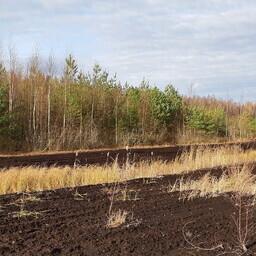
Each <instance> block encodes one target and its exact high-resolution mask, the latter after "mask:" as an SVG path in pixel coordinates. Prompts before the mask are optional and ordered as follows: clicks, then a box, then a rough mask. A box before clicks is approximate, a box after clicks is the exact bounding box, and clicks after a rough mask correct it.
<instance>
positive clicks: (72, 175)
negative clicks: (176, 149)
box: [0, 147, 256, 194]
mask: <svg viewBox="0 0 256 256" xmlns="http://www.w3.org/2000/svg"><path fill="white" fill-rule="evenodd" d="M255 159H256V151H253V150H248V151H246V152H243V151H242V150H241V149H240V148H239V147H220V148H217V149H211V148H199V149H197V150H195V149H192V150H191V151H190V152H184V153H183V154H182V155H181V157H178V158H177V159H176V160H175V161H173V162H171V163H167V162H164V161H153V162H151V163H150V162H140V163H137V164H126V165H125V166H124V167H123V168H120V167H119V166H118V164H117V163H114V164H113V165H111V166H84V167H76V168H72V167H50V168H40V167H34V166H29V167H21V168H19V167H15V168H10V169H6V170H5V169H3V170H1V171H0V194H8V193H16V192H31V191H42V190H49V189H57V188H64V187H76V186H82V185H90V184H101V183H111V182H121V181H125V180H131V179H135V178H141V177H157V176H160V175H165V174H181V173H186V172H189V171H192V170H196V169H201V168H211V167H215V166H223V165H232V164H236V163H247V162H252V161H255Z"/></svg>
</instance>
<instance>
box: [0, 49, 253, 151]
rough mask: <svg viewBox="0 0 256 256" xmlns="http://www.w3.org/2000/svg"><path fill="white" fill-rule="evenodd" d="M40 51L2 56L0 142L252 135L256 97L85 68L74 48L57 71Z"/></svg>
mask: <svg viewBox="0 0 256 256" xmlns="http://www.w3.org/2000/svg"><path fill="white" fill-rule="evenodd" d="M56 70H57V68H56V63H55V61H54V58H53V57H52V56H50V57H49V58H48V60H46V61H42V59H41V58H40V56H39V54H38V52H35V53H34V54H32V56H31V57H30V58H29V59H28V60H27V62H26V64H23V65H20V64H19V63H18V60H17V58H16V56H15V55H14V54H12V52H11V51H10V55H9V61H8V63H6V62H4V61H1V60H0V150H1V151H2V152H14V151H19V152H28V151H54V150H75V149H89V148H106V147H122V146H136V145H162V144H188V143H207V142H225V141H239V140H245V139H246V140H249V139H253V138H255V136H256V104H255V103H252V102H247V103H245V104H241V103H237V102H234V101H232V100H221V99H217V98H215V97H214V96H208V97H199V96H193V95H190V96H184V95H180V94H179V92H178V90H177V89H176V88H175V87H174V86H173V85H172V84H167V85H166V87H165V89H164V90H160V89H159V88H158V87H156V86H151V85H150V83H149V82H148V81H146V80H145V79H143V80H142V82H141V83H140V84H139V85H137V86H132V85H129V84H128V83H125V84H121V83H120V82H119V81H118V78H117V76H116V75H114V76H110V75H109V73H108V72H107V71H106V70H104V69H103V68H102V67H101V66H100V65H99V64H95V65H94V67H93V69H92V70H91V71H88V72H87V73H85V72H83V71H82V70H81V69H80V68H79V67H78V64H77V61H76V60H75V59H74V57H73V56H72V55H68V56H67V57H66V58H65V61H64V67H63V68H62V69H61V70H62V71H61V74H59V73H60V72H57V71H56Z"/></svg>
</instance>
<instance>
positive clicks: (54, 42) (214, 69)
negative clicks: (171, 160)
mask: <svg viewBox="0 0 256 256" xmlns="http://www.w3.org/2000/svg"><path fill="white" fill-rule="evenodd" d="M0 40H1V42H2V45H3V47H2V49H3V52H4V53H3V56H7V55H6V52H7V51H6V48H7V46H8V44H10V42H12V43H13V44H14V45H15V48H16V51H17V54H18V57H19V59H20V60H21V61H22V60H24V59H27V58H29V56H31V54H32V51H33V49H34V48H35V46H36V45H38V46H39V48H40V53H41V55H42V57H45V58H46V57H47V56H48V55H49V54H50V52H51V51H52V52H53V53H54V55H55V59H56V63H58V64H59V63H61V62H60V61H62V60H63V59H64V58H65V56H66V55H67V53H69V52H71V53H72V54H73V55H74V57H75V59H77V60H78V63H79V65H80V66H81V67H82V68H83V69H84V70H87V71H88V70H91V68H92V66H93V64H94V63H96V62H98V63H99V64H100V65H101V66H102V67H103V68H105V69H107V70H108V71H109V72H110V74H114V73H117V77H118V78H119V79H120V80H121V82H125V81H127V82H128V83H129V84H132V85H135V86H137V85H139V84H140V82H141V81H142V79H143V77H145V79H146V80H149V82H150V84H151V85H157V86H158V87H159V88H161V89H163V88H164V86H165V85H167V84H168V83H172V84H173V85H174V86H175V87H176V88H177V89H178V90H179V91H180V93H182V94H188V91H189V88H190V87H191V85H192V86H193V93H194V94H196V95H201V96H206V95H213V94H214V95H215V96H216V97H220V98H229V99H234V100H236V101H240V100H241V99H242V100H243V101H253V102H256V97H255V95H256V1H255V0H137V1H135V0H112V1H107V0H105V1H104V0H8V1H6V0H0Z"/></svg>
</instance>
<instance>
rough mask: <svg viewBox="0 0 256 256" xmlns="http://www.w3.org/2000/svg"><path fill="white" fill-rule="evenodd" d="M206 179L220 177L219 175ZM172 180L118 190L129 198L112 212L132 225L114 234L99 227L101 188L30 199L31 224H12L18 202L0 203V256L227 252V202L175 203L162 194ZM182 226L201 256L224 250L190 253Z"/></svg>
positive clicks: (231, 239)
mask: <svg viewBox="0 0 256 256" xmlns="http://www.w3.org/2000/svg"><path fill="white" fill-rule="evenodd" d="M206 172H207V170H203V171H197V172H195V173H194V174H189V175H187V177H190V178H193V179H196V178H198V177H199V176H201V175H202V174H204V173H206ZM211 173H212V174H213V175H216V176H219V175H220V174H221V173H222V170H221V169H217V170H213V171H211ZM179 177H180V176H178V175H172V176H165V177H163V178H157V179H138V180H134V181H129V182H127V183H125V184H122V185H120V187H121V188H122V190H124V188H126V189H127V191H128V192H129V193H131V194H130V198H127V200H125V201H123V200H122V197H116V199H115V200H114V204H113V209H112V211H115V210H118V209H121V210H127V211H129V212H130V213H131V214H133V218H134V220H136V219H137V220H138V221H139V224H138V223H137V225H132V224H134V223H130V224H131V225H128V224H129V222H128V223H126V224H125V225H123V226H121V227H117V228H107V227H106V221H107V215H108V211H109V207H110V200H109V196H108V195H107V189H106V187H107V186H106V185H105V186H104V185H97V186H86V187H79V188H77V189H61V190H56V191H47V192H42V193H35V194H34V195H36V196H37V198H40V201H32V202H29V201H27V202H25V203H24V204H23V207H24V208H23V210H26V211H30V212H37V213H39V214H38V215H37V218H35V217H32V216H29V217H20V218H17V217H14V214H15V212H19V211H20V209H21V207H22V204H21V203H20V202H18V201H17V200H18V199H19V198H21V197H22V195H7V196H1V197H0V205H1V208H0V255H3V256H7V255H8V256H9V255H17V256H19V255H20V256H28V255H31V256H32V255H33V256H34V255H37V256H40V255H44V256H47V255H63V256H67V255H68V256H72V255H79V256H82V255H87V256H92V255H95V256H96V255H104V256H107V255H109V256H110V255H111V256H112V255H114V256H116V255H127V256H130V255H131V256H132V255H134V256H149V255H150V256H151V255H152V256H153V255H155V256H156V255H157V256H158V255H159V256H160V255H161V256H167V255H168V256H176V255H182V256H185V255H214V256H216V255H218V253H220V252H223V251H230V250H234V249H235V246H236V243H235V239H236V236H237V234H236V229H235V225H234V222H233V220H232V216H233V214H234V212H235V209H234V207H233V205H232V204H231V202H230V200H229V199H228V198H227V197H217V198H210V199H204V198H199V199H194V200H193V201H187V200H185V201H183V200H179V196H180V195H179V193H177V192H175V193H168V192H167V189H166V188H167V186H168V185H170V184H173V183H174V182H175V180H176V179H177V178H179ZM108 187H110V185H108ZM78 193H79V194H80V195H78ZM129 199H130V200H129ZM135 199H136V200H135ZM186 224H187V225H188V226H187V228H186V229H185V232H186V235H187V236H188V237H189V238H191V239H194V240H193V242H194V243H195V244H199V243H201V244H200V245H201V246H202V247H203V246H205V247H208V248H210V247H213V246H216V245H217V244H222V245H223V249H219V250H213V251H203V250H197V249H191V247H190V246H189V244H188V243H187V242H186V241H185V238H184V235H183V234H182V229H183V228H184V227H185V225H186ZM249 244H250V245H249V250H248V253H247V254H244V255H255V254H252V252H254V253H256V245H255V244H256V239H255V237H250V243H249ZM225 255H234V254H225Z"/></svg>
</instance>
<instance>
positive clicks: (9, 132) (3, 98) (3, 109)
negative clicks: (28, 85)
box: [0, 86, 21, 139]
mask: <svg viewBox="0 0 256 256" xmlns="http://www.w3.org/2000/svg"><path fill="white" fill-rule="evenodd" d="M0 135H1V136H8V137H10V138H12V139H19V138H20V137H21V129H20V127H19V126H18V124H17V123H16V120H15V115H14V114H13V113H9V112H8V91H7V87H6V86H0Z"/></svg>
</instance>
